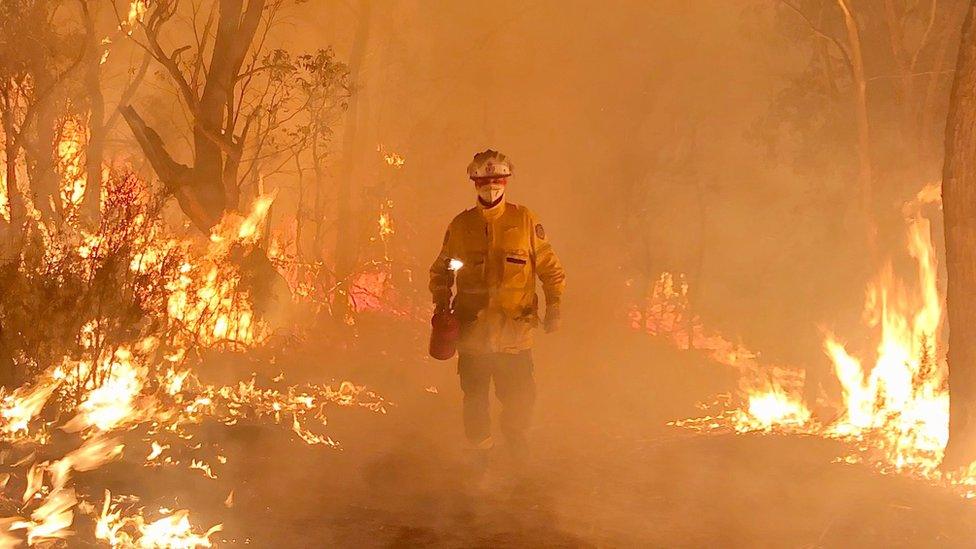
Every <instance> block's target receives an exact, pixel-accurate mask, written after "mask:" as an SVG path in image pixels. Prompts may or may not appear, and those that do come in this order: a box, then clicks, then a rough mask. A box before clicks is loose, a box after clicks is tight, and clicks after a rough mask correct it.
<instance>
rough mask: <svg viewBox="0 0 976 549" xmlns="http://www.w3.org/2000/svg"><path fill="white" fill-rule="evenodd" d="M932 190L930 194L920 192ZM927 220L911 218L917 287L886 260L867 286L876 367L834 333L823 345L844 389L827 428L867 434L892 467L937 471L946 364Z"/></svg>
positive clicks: (944, 438)
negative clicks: (839, 412)
mask: <svg viewBox="0 0 976 549" xmlns="http://www.w3.org/2000/svg"><path fill="white" fill-rule="evenodd" d="M919 197H920V198H925V197H931V194H930V193H925V191H924V190H923V193H920V194H919ZM929 231H930V227H929V221H928V219H925V218H924V217H922V216H921V215H915V216H914V217H913V218H912V219H911V220H910V221H909V227H908V253H909V255H910V256H911V257H912V258H913V259H914V260H915V263H916V275H917V276H916V278H917V286H916V287H915V288H909V287H907V286H906V285H905V284H904V283H903V282H901V281H900V280H898V279H897V278H896V277H895V276H894V274H893V269H892V266H891V264H890V263H889V264H886V265H885V266H884V267H883V268H882V270H881V272H880V273H879V275H878V277H877V279H876V280H875V281H874V282H872V283H871V284H870V285H869V286H868V290H867V292H866V299H865V321H866V324H867V325H868V327H869V328H872V329H876V330H879V331H880V334H879V339H878V344H877V347H876V358H875V361H874V365H873V367H871V368H870V369H866V368H865V366H864V362H865V361H864V360H862V359H859V358H856V357H854V356H852V355H851V354H850V353H849V352H848V350H847V349H846V347H845V346H844V344H843V343H842V342H841V341H839V339H838V338H837V337H836V336H834V335H833V334H827V336H826V338H825V341H824V348H825V351H826V352H827V354H828V356H829V357H830V358H831V360H832V361H833V363H834V373H835V374H836V376H837V379H838V380H839V381H840V384H841V387H842V388H843V396H844V406H845V413H844V416H843V417H842V418H841V419H840V420H839V421H838V422H837V423H836V424H835V425H833V426H831V427H830V431H829V432H830V433H831V434H834V435H837V436H843V437H855V438H869V439H871V442H873V443H874V444H875V445H876V446H878V447H879V448H880V449H881V450H882V451H883V452H884V453H885V454H886V456H885V457H886V461H887V464H888V465H890V466H892V467H894V468H895V469H896V470H902V469H906V468H909V469H917V470H919V471H920V472H922V473H924V474H934V473H935V472H936V471H937V468H938V466H939V463H940V462H941V461H942V456H943V453H944V448H945V445H946V443H947V442H948V437H949V431H948V425H949V394H948V389H947V387H946V374H947V366H946V364H945V362H944V361H943V360H941V359H940V358H939V356H938V353H937V348H936V343H937V342H938V341H940V335H941V327H942V315H943V311H942V298H941V296H940V295H939V291H938V285H937V273H938V270H937V265H936V260H935V251H934V247H933V245H932V241H931V238H930V236H929V234H930V233H929Z"/></svg>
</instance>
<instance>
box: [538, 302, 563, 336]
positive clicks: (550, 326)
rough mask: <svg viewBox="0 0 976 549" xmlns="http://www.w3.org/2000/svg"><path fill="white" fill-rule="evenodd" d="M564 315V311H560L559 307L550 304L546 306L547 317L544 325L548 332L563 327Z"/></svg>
mask: <svg viewBox="0 0 976 549" xmlns="http://www.w3.org/2000/svg"><path fill="white" fill-rule="evenodd" d="M562 324H563V317H562V313H560V312H559V307H553V306H548V307H546V319H545V320H544V321H543V327H544V328H545V330H546V333H547V334H551V333H553V332H555V331H556V330H558V329H559V328H560V327H562Z"/></svg>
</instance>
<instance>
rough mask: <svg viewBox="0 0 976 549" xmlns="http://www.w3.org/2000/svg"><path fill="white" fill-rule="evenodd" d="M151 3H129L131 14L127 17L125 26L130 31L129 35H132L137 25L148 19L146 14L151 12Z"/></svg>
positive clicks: (136, 0) (144, 0) (147, 1)
mask: <svg viewBox="0 0 976 549" xmlns="http://www.w3.org/2000/svg"><path fill="white" fill-rule="evenodd" d="M149 1H150V0H132V2H131V3H129V13H128V14H127V15H126V19H125V24H124V25H123V26H125V27H126V28H128V29H129V30H128V33H129V34H132V30H131V29H132V27H134V26H135V25H136V23H140V22H142V20H143V19H144V18H145V17H146V12H147V11H149Z"/></svg>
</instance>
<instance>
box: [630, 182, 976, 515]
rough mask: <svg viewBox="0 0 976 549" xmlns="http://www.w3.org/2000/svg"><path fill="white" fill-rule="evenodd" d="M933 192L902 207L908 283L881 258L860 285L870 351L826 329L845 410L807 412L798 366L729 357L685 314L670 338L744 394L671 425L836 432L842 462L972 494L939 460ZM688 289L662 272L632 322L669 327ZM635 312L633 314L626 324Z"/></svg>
mask: <svg viewBox="0 0 976 549" xmlns="http://www.w3.org/2000/svg"><path fill="white" fill-rule="evenodd" d="M939 199H940V194H939V186H938V185H930V186H927V187H926V188H925V189H923V190H922V191H921V192H920V193H919V194H918V195H917V197H916V199H915V200H913V201H912V202H910V203H908V204H906V206H905V208H904V214H905V216H906V219H907V251H908V254H909V256H910V257H911V258H912V259H913V260H914V263H915V266H916V284H915V285H914V286H913V285H911V284H909V283H907V282H905V281H903V280H901V279H899V278H898V277H897V276H896V275H895V272H894V268H893V266H892V264H891V262H888V263H887V264H885V265H884V267H883V268H882V269H881V271H880V272H879V273H878V275H877V276H876V278H875V279H874V280H873V281H872V282H871V283H870V284H869V285H868V287H867V291H866V299H865V307H864V316H863V318H864V323H865V325H866V327H867V328H868V329H870V330H872V332H873V333H876V334H877V340H876V341H877V346H876V353H875V356H873V357H872V356H864V357H859V356H855V355H853V354H852V353H851V352H850V351H849V350H848V348H847V346H846V345H845V344H844V342H843V340H842V339H841V338H840V337H839V336H838V335H835V334H833V333H831V332H830V331H828V330H824V332H825V336H824V350H825V352H826V353H827V355H828V356H829V357H830V359H831V361H832V363H833V367H834V374H835V376H836V378H837V380H838V381H839V383H840V386H841V388H842V397H843V408H842V410H841V414H840V416H839V417H838V418H836V419H834V420H832V421H828V422H826V423H823V424H822V423H820V422H819V421H818V420H817V418H815V417H814V416H813V414H811V412H810V410H809V408H808V407H807V404H806V403H805V402H804V401H803V398H802V396H801V395H802V384H803V374H802V372H799V371H797V370H795V369H789V368H783V367H769V366H765V365H761V364H759V363H758V361H757V360H756V356H755V355H754V354H752V353H748V352H745V353H739V351H736V353H735V355H734V358H735V359H734V360H729V357H730V356H733V355H729V353H728V350H729V349H731V348H735V347H736V346H734V345H732V344H731V343H729V342H728V341H726V340H725V339H724V338H722V337H721V336H719V335H716V334H708V333H706V331H705V330H704V329H703V328H701V327H700V324H699V323H696V322H691V323H688V324H687V325H688V326H692V328H691V329H688V330H684V332H683V335H682V336H681V337H674V336H671V339H672V340H673V342H674V343H675V344H677V345H679V346H687V345H688V341H687V339H688V335H687V334H688V333H690V334H692V337H693V338H694V339H693V342H694V344H695V346H696V347H699V348H704V349H713V351H712V354H711V356H712V358H714V359H716V360H717V361H718V362H721V363H724V364H728V365H732V366H736V367H737V368H739V369H740V372H741V374H742V387H741V396H742V400H741V401H739V400H736V399H734V398H733V397H732V395H722V396H720V398H719V399H718V400H717V401H716V402H715V403H713V404H712V405H711V406H706V407H704V408H705V409H706V410H715V409H717V410H719V411H718V412H716V413H711V414H710V415H707V416H704V417H700V418H694V419H686V420H679V421H675V422H673V423H672V424H673V425H676V426H680V427H684V428H688V429H693V430H696V431H702V432H712V431H719V432H727V431H730V430H731V431H734V432H739V433H743V432H756V431H760V432H774V433H791V434H807V435H817V436H822V437H827V438H832V439H838V440H842V441H845V442H848V443H850V444H851V446H852V447H853V451H852V452H851V453H850V454H849V455H847V456H844V457H842V458H841V459H840V460H841V461H844V462H848V463H868V464H870V465H872V466H874V467H876V468H877V469H878V470H879V471H881V472H884V473H905V474H909V475H913V476H918V477H921V478H924V479H928V480H934V481H940V482H947V483H949V484H951V485H954V486H956V487H959V488H960V489H961V490H962V491H963V492H964V494H965V495H966V497H970V498H971V497H976V490H974V489H973V486H974V485H976V470H974V468H973V467H972V466H971V467H970V468H969V470H962V471H958V472H954V473H945V472H943V471H941V470H940V468H939V466H940V463H941V461H942V457H943V454H944V449H945V446H946V443H947V441H948V424H949V394H948V388H947V385H946V376H947V365H946V363H945V358H944V356H943V354H942V353H941V352H940V351H939V347H938V343H939V342H940V341H941V335H942V334H941V331H942V328H943V314H944V311H943V306H942V305H943V302H944V300H943V297H942V296H941V295H940V293H939V291H938V270H937V263H936V255H935V250H934V246H933V243H932V239H931V235H930V223H929V220H928V219H927V218H926V217H925V216H924V215H923V213H922V212H923V207H924V206H926V205H938V204H939ZM676 280H677V282H676ZM686 294H687V285H686V284H684V282H683V278H681V277H676V276H674V275H671V274H667V273H666V274H665V275H662V277H661V279H660V280H659V281H658V283H657V284H656V285H655V288H654V295H653V296H652V299H651V301H650V303H652V304H653V305H652V307H650V314H649V316H648V318H649V319H650V320H647V321H646V324H643V325H642V324H640V323H638V324H637V325H635V327H636V328H641V327H642V326H643V327H644V328H645V329H647V330H648V331H650V332H652V333H659V334H663V335H669V334H670V333H672V332H669V331H668V329H669V328H673V327H674V326H676V325H681V323H682V322H684V321H685V320H683V319H682V318H680V317H681V315H682V314H686V312H685V309H683V308H682V307H686ZM682 300H684V301H682ZM682 303H684V305H682ZM655 315H656V316H655ZM642 318H643V317H642V315H637V314H636V313H635V314H632V321H634V322H636V321H638V320H641V319H642ZM743 356H744V357H745V358H746V360H745V361H743V360H741V359H742V357H743ZM872 359H873V360H874V364H873V366H870V365H869V364H870V361H871V360H872ZM739 402H743V403H744V404H739Z"/></svg>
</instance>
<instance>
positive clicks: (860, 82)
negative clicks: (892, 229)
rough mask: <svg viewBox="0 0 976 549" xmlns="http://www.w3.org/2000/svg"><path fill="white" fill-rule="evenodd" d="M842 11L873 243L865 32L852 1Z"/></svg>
mask: <svg viewBox="0 0 976 549" xmlns="http://www.w3.org/2000/svg"><path fill="white" fill-rule="evenodd" d="M837 4H838V5H839V6H840V8H841V11H843V12H844V24H845V26H846V27H847V41H848V43H849V44H850V48H851V76H852V78H853V80H854V91H855V97H854V118H855V122H856V123H857V158H858V182H859V184H860V187H861V210H862V211H863V213H864V215H865V216H866V219H867V220H868V223H869V231H871V234H869V239H870V241H871V242H872V243H873V241H874V235H873V230H874V228H873V225H874V223H873V221H872V220H873V218H874V216H873V212H872V194H873V191H872V185H873V174H872V171H873V170H872V167H871V129H870V123H869V121H868V81H867V77H866V76H865V74H864V57H863V55H862V52H861V31H860V29H859V28H858V26H857V20H855V19H854V13H853V12H852V11H851V8H850V6H849V5H848V0H837Z"/></svg>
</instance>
